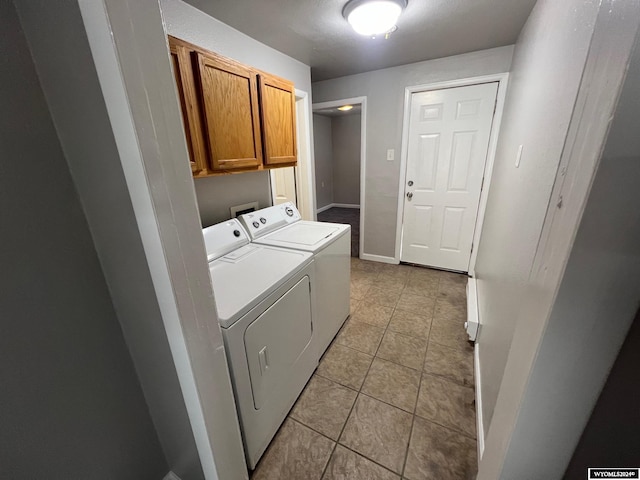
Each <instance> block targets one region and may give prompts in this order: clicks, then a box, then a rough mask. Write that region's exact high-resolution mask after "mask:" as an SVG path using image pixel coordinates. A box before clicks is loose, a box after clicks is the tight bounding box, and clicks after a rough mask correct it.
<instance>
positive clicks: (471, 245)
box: [469, 243, 473, 253]
mask: <svg viewBox="0 0 640 480" xmlns="http://www.w3.org/2000/svg"><path fill="white" fill-rule="evenodd" d="M469 253H473V243H472V244H471V252H469Z"/></svg>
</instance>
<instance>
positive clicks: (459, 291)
mask: <svg viewBox="0 0 640 480" xmlns="http://www.w3.org/2000/svg"><path fill="white" fill-rule="evenodd" d="M438 298H444V299H446V300H448V301H449V302H451V303H454V304H458V305H466V302H467V285H466V283H453V282H442V281H441V282H440V286H439V287H438Z"/></svg>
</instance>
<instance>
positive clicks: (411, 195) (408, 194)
mask: <svg viewBox="0 0 640 480" xmlns="http://www.w3.org/2000/svg"><path fill="white" fill-rule="evenodd" d="M407 198H408V199H409V200H411V198H413V192H407Z"/></svg>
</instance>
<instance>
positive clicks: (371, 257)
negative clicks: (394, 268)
mask: <svg viewBox="0 0 640 480" xmlns="http://www.w3.org/2000/svg"><path fill="white" fill-rule="evenodd" d="M360 259H362V260H370V261H372V262H380V263H390V264H392V265H398V264H399V263H400V262H399V261H398V260H396V259H395V258H393V257H385V256H383V255H371V254H369V253H361V254H360Z"/></svg>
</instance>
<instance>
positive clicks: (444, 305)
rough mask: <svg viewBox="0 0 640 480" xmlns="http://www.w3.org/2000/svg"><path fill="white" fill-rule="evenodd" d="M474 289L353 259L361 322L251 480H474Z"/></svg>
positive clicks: (354, 301) (356, 315)
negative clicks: (470, 298)
mask: <svg viewBox="0 0 640 480" xmlns="http://www.w3.org/2000/svg"><path fill="white" fill-rule="evenodd" d="M465 285H466V277H464V276H462V275H456V274H452V273H446V272H439V271H436V270H429V269H425V268H418V267H410V266H406V265H385V264H380V263H373V262H366V261H362V260H359V259H357V258H352V260H351V317H350V318H349V320H348V321H347V322H346V323H345V325H344V326H343V328H342V330H341V331H340V333H339V334H338V335H337V337H336V338H335V340H334V342H333V344H332V345H331V346H330V347H329V349H328V350H327V352H326V353H325V355H324V357H323V358H322V360H321V362H320V365H319V367H318V369H317V371H316V373H315V374H314V375H313V377H312V378H311V380H310V381H309V383H308V384H307V386H306V388H305V390H304V391H303V392H302V395H301V396H300V398H299V399H298V401H297V403H296V404H295V406H294V407H293V409H292V410H291V412H290V413H289V416H288V418H287V419H286V420H285V422H284V424H283V425H282V427H281V428H280V430H279V432H278V434H277V435H276V437H275V438H274V440H273V441H272V442H271V445H270V446H269V448H268V449H267V452H266V453H265V454H264V456H263V458H262V460H261V461H260V463H259V464H258V467H257V468H256V470H255V471H254V474H253V476H252V478H253V479H256V480H258V479H259V480H265V479H268V480H279V479H283V480H314V479H317V480H320V479H323V480H329V479H332V480H337V479H342V480H360V479H362V480H378V479H379V480H393V479H396V480H398V479H400V478H402V479H407V480H420V479H434V480H435V479H437V480H450V479H451V480H453V479H456V480H457V479H472V478H475V474H476V465H477V461H476V425H475V405H474V390H473V348H472V347H471V345H470V344H469V342H467V337H466V334H465V332H464V328H463V324H464V321H465V317H466V298H465Z"/></svg>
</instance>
